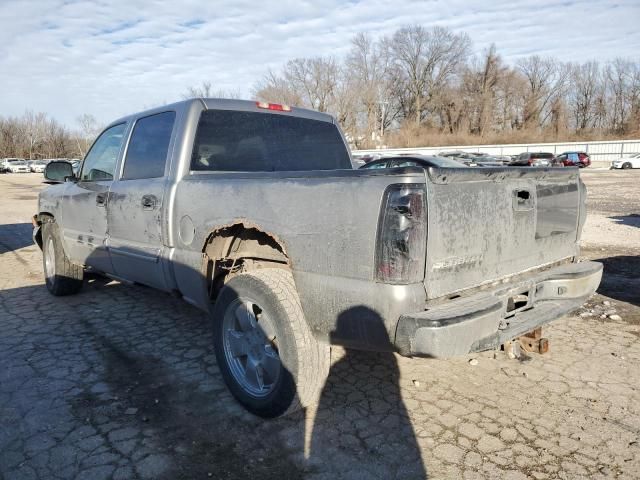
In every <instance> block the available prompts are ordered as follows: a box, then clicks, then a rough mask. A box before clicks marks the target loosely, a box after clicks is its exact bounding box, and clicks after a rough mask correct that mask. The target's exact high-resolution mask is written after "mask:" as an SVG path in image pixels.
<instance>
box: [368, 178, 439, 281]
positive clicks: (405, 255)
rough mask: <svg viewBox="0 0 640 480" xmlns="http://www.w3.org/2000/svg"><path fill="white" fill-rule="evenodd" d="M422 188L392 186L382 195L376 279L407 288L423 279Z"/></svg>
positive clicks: (424, 224)
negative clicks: (406, 286) (403, 285)
mask: <svg viewBox="0 0 640 480" xmlns="http://www.w3.org/2000/svg"><path fill="white" fill-rule="evenodd" d="M426 234H427V214H426V204H425V189H424V185H415V184H399V185H391V186H390V187H389V188H387V190H386V191H385V194H384V199H383V201H382V211H381V212H380V221H379V223H378V236H377V239H376V242H377V243H376V278H377V280H378V281H379V282H383V283H394V284H408V283H416V282H420V281H422V279H423V278H424V263H425V252H426V249H427V235H426Z"/></svg>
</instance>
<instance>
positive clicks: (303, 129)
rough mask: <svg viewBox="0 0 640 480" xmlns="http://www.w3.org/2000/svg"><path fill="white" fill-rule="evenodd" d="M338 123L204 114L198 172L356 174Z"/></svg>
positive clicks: (196, 149)
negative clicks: (337, 125) (336, 170)
mask: <svg viewBox="0 0 640 480" xmlns="http://www.w3.org/2000/svg"><path fill="white" fill-rule="evenodd" d="M352 168H353V167H352V165H351V160H350V158H349V153H348V151H347V147H346V146H345V144H344V141H343V140H342V136H341V135H340V131H339V130H338V127H336V126H335V125H334V124H333V123H330V122H324V121H319V120H310V119H307V118H300V117H294V116H290V115H280V114H273V113H261V112H260V113H259V112H238V111H232V110H207V111H204V112H202V116H201V117H200V122H199V124H198V131H197V132H196V138H195V142H194V146H193V154H192V158H191V169H192V170H208V171H235V172H273V171H299V170H335V169H344V170H351V169H352Z"/></svg>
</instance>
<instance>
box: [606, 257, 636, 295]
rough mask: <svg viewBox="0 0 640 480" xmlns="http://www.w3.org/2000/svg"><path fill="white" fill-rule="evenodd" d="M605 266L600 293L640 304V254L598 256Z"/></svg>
mask: <svg viewBox="0 0 640 480" xmlns="http://www.w3.org/2000/svg"><path fill="white" fill-rule="evenodd" d="M596 261H597V262H600V263H602V265H603V266H604V268H603V272H602V282H601V283H600V286H599V287H598V293H600V294H602V295H606V296H607V297H610V298H613V299H616V300H621V301H623V302H628V303H631V304H633V305H636V306H640V256H637V255H636V256H633V255H620V256H615V257H604V258H597V259H596Z"/></svg>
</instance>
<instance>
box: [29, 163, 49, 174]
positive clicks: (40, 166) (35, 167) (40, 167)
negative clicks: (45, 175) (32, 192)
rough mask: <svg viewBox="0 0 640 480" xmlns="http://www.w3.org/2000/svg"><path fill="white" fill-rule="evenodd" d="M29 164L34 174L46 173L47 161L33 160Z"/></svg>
mask: <svg viewBox="0 0 640 480" xmlns="http://www.w3.org/2000/svg"><path fill="white" fill-rule="evenodd" d="M28 164H29V170H30V171H31V172H33V173H42V172H44V167H46V166H47V162H46V160H32V161H30V162H28Z"/></svg>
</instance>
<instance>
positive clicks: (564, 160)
mask: <svg viewBox="0 0 640 480" xmlns="http://www.w3.org/2000/svg"><path fill="white" fill-rule="evenodd" d="M555 163H558V164H560V163H561V164H562V166H564V167H580V168H584V167H588V166H589V165H591V158H590V157H589V155H587V153H586V152H563V153H561V154H560V155H558V156H556V158H555Z"/></svg>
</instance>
